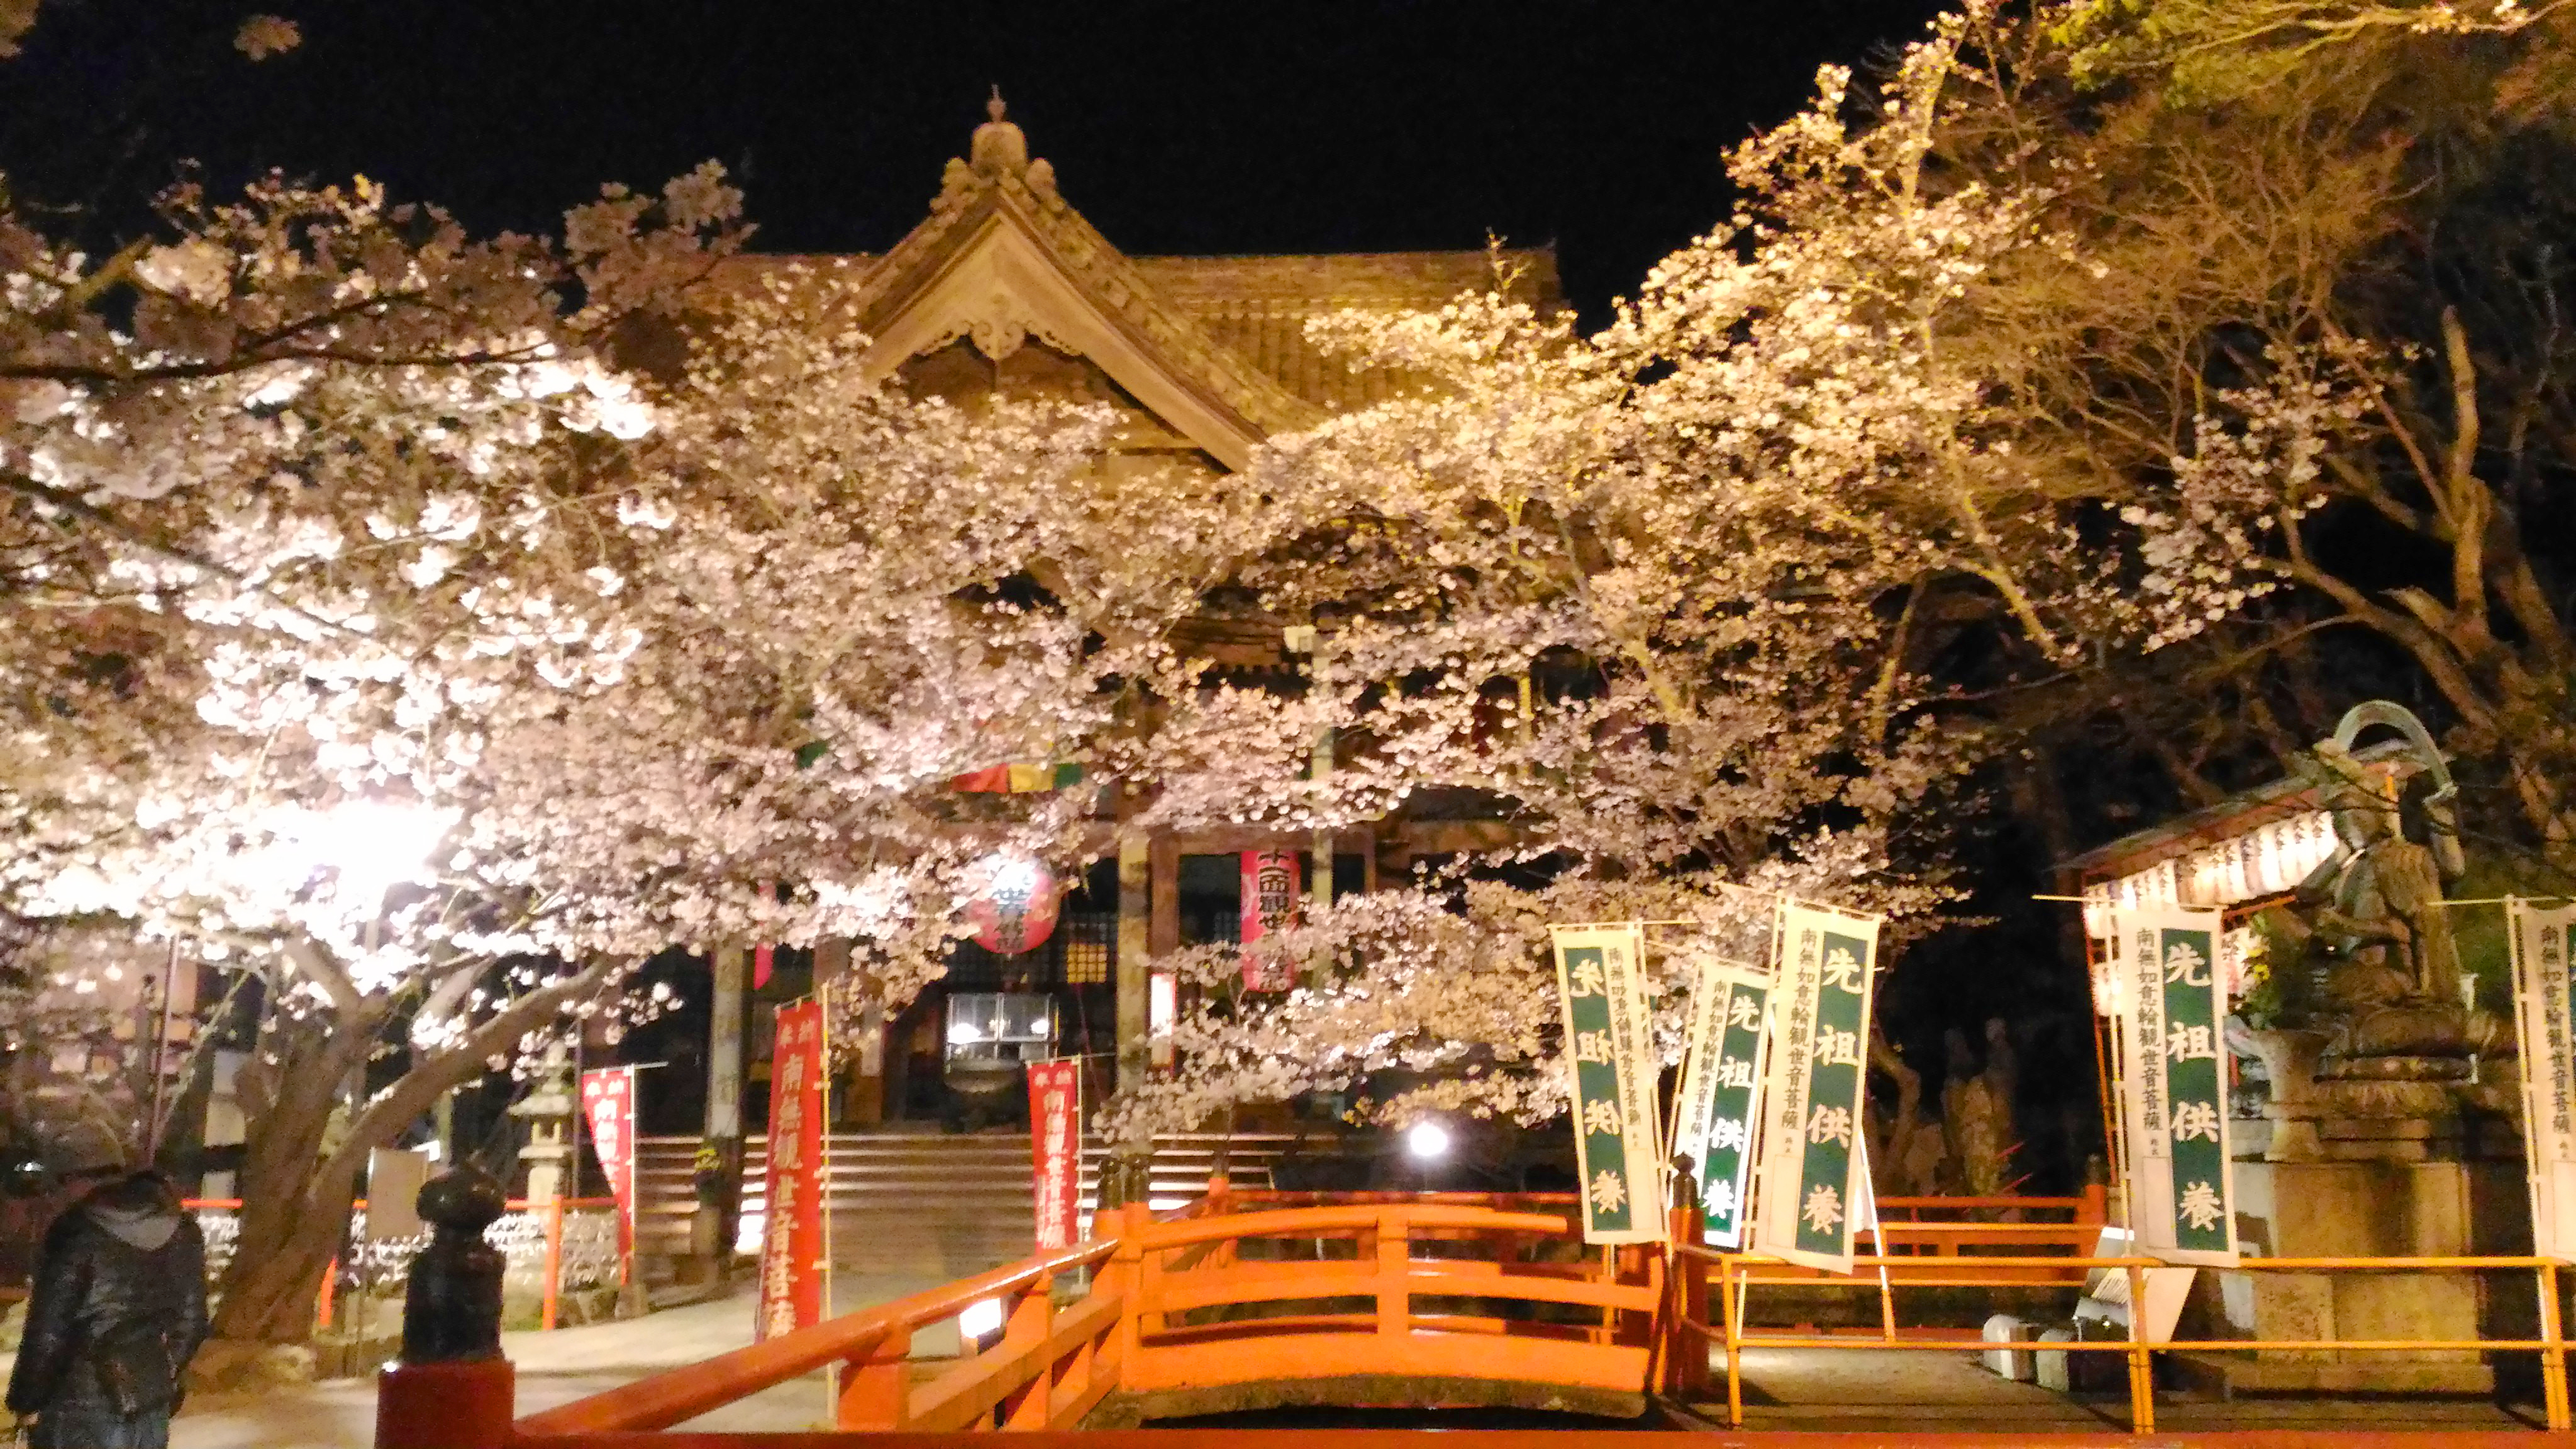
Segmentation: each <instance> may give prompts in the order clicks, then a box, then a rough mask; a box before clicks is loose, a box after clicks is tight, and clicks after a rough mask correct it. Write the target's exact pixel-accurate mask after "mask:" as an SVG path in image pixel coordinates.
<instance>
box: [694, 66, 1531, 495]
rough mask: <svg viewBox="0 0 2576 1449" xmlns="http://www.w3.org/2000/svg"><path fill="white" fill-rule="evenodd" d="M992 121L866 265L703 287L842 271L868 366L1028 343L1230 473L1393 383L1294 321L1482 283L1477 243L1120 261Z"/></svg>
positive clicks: (1486, 267)
mask: <svg viewBox="0 0 2576 1449" xmlns="http://www.w3.org/2000/svg"><path fill="white" fill-rule="evenodd" d="M992 110H993V120H992V121H991V122H989V123H988V124H986V125H984V126H982V127H979V128H978V129H977V131H976V133H975V140H974V151H973V158H974V159H973V161H972V163H971V164H970V163H969V162H968V161H964V160H956V161H951V162H949V163H948V171H947V177H946V182H945V185H944V186H943V187H942V188H941V191H940V194H939V197H938V199H937V200H935V201H934V202H932V203H931V210H930V215H929V216H928V217H926V218H925V219H924V220H923V221H922V222H921V224H920V225H918V226H916V227H914V228H913V230H912V232H911V234H910V235H908V236H906V237H905V238H904V239H903V240H902V241H901V242H898V243H897V244H896V245H895V246H894V247H893V249H891V250H890V251H888V252H886V253H885V255H883V256H882V257H863V256H803V257H782V256H742V257H735V258H732V259H730V260H729V261H728V262H726V263H725V264H723V265H722V266H721V267H720V268H719V269H718V276H717V277H716V278H715V279H714V280H716V282H717V284H718V285H719V286H720V287H721V286H726V285H741V284H744V283H747V282H750V281H751V280H752V279H753V278H755V277H757V276H759V275H760V274H762V273H765V272H772V271H775V270H777V269H781V268H786V267H791V266H794V267H803V268H807V269H811V270H812V271H814V272H816V273H818V274H825V275H829V274H838V276H839V277H840V278H842V279H847V278H849V277H851V276H852V274H854V273H855V274H857V275H858V276H859V277H860V278H861V279H860V280H859V281H858V283H857V285H856V287H855V289H854V292H853V293H852V294H851V295H849V296H848V297H847V298H846V299H845V300H843V301H841V302H840V304H839V305H836V306H835V307H834V309H833V310H834V312H835V313H836V314H839V315H842V316H845V317H846V318H847V319H848V320H849V321H850V322H851V323H852V324H854V325H855V326H857V327H858V329H859V330H861V331H863V332H865V333H866V334H867V335H868V336H869V337H870V338H871V339H873V342H872V345H871V346H870V349H869V353H868V363H869V366H870V367H871V369H873V370H875V371H877V372H878V373H879V374H880V375H882V374H884V373H890V372H892V371H894V370H895V369H896V368H898V367H901V366H902V365H903V364H904V363H905V362H906V361H908V360H910V359H911V358H914V357H918V356H920V355H922V354H923V353H926V352H930V351H934V350H936V349H938V348H940V347H943V346H946V345H947V344H949V343H951V342H954V341H956V340H957V339H959V338H961V337H962V338H967V339H970V340H971V341H972V343H973V344H974V346H975V347H976V348H977V349H978V350H980V351H982V352H983V353H984V354H985V355H986V356H987V357H990V358H993V359H995V360H997V361H998V360H1000V359H1002V358H1006V357H1008V356H1009V355H1010V354H1011V353H1013V352H1014V351H1016V350H1018V348H1019V347H1020V346H1021V345H1023V343H1024V342H1025V341H1026V340H1027V339H1028V338H1030V337H1035V338H1038V339H1040V340H1041V341H1043V342H1044V343H1045V344H1047V345H1048V346H1050V347H1052V348H1055V349H1056V350H1058V351H1062V352H1066V353H1071V354H1075V355H1078V356H1081V357H1083V358H1086V359H1088V360H1089V361H1090V362H1091V364H1092V365H1093V366H1095V367H1097V368H1099V369H1100V371H1101V372H1102V373H1103V374H1104V375H1106V376H1107V377H1108V378H1109V379H1110V381H1112V382H1114V383H1116V384H1117V385H1118V386H1119V387H1120V388H1122V389H1124V390H1125V391H1126V392H1127V393H1128V395H1130V396H1132V397H1133V398H1135V400H1136V401H1137V402H1138V403H1140V404H1142V405H1143V406H1144V407H1145V408H1146V409H1147V410H1148V411H1150V412H1152V413H1154V414H1155V415H1156V416H1158V417H1159V418H1161V419H1162V421H1163V422H1164V423H1165V424H1166V425H1168V426H1169V427H1170V428H1171V429H1172V430H1173V431H1174V432H1176V433H1178V434H1179V435H1180V436H1182V437H1183V438H1186V439H1187V440H1188V441H1189V442H1191V443H1192V444H1194V445H1196V446H1197V447H1199V448H1201V449H1203V450H1205V451H1206V452H1207V453H1208V455H1209V456H1211V457H1213V458H1215V459H1216V460H1217V461H1218V462H1219V463H1221V464H1222V465H1224V466H1225V467H1227V468H1229V469H1232V468H1240V467H1242V466H1243V464H1244V463H1245V462H1246V461H1247V460H1248V459H1249V458H1250V456H1251V453H1252V450H1253V448H1254V446H1255V445H1257V444H1258V443H1259V442H1260V441H1261V440H1262V439H1264V438H1266V437H1268V436H1270V435H1271V434H1274V433H1280V432H1289V431H1294V430H1297V429H1300V428H1305V427H1311V426H1313V425H1314V424H1315V423H1317V422H1319V421H1321V420H1322V419H1323V418H1324V417H1325V416H1326V415H1328V414H1329V413H1332V412H1337V411H1340V410H1343V409H1345V408H1350V407H1357V406H1364V405H1366V404H1368V403H1370V402H1374V401H1377V400H1379V399H1381V398H1384V397H1387V396H1389V395H1390V394H1392V393H1393V392H1394V391H1396V390H1397V389H1398V388H1400V387H1402V386H1403V385H1404V383H1405V381H1406V379H1404V378H1402V377H1400V376H1398V375H1396V374H1393V373H1389V372H1384V371H1370V372H1359V371H1354V370H1353V369H1351V368H1349V367H1347V366H1345V365H1344V364H1343V363H1342V362H1341V361H1340V360H1339V359H1336V358H1329V357H1326V356H1324V355H1322V354H1321V353H1320V352H1318V351H1317V350H1316V349H1315V348H1314V347H1312V346H1311V345H1310V344H1309V343H1308V342H1307V340H1306V336H1305V323H1306V320H1307V319H1308V318H1309V317H1313V316H1318V315H1322V314H1325V313H1329V312H1333V311H1338V310H1341V309H1343V308H1375V309H1385V310H1410V309H1419V308H1434V307H1438V306H1440V305H1441V304H1443V303H1445V302H1447V301H1449V300H1450V299H1451V298H1453V297H1456V296H1457V295H1458V294H1459V293H1461V292H1466V291H1471V290H1475V289H1478V288H1483V287H1490V286H1492V285H1493V283H1494V269H1493V264H1494V260H1495V259H1494V257H1493V256H1491V255H1489V254H1488V253H1487V252H1485V251H1482V250H1478V251H1455V252H1373V253H1352V254H1342V255H1329V256H1268V257H1132V258H1131V257H1129V256H1127V255H1125V254H1124V253H1122V252H1120V251H1119V250H1118V249H1117V248H1116V247H1114V246H1112V245H1110V243H1109V240H1108V239H1107V238H1106V237H1104V236H1102V235H1101V234H1100V232H1099V231H1098V230H1097V229H1096V228H1094V227H1093V226H1092V225H1091V223H1090V222H1089V221H1087V220H1085V219H1084V218H1083V216H1082V214H1081V213H1080V212H1078V211H1075V210H1074V209H1073V208H1072V207H1071V206H1069V205H1067V204H1066V203H1065V201H1064V198H1063V197H1062V196H1061V195H1060V194H1058V192H1057V190H1056V187H1055V176H1054V168H1053V167H1051V166H1049V165H1048V163H1047V162H1045V161H1043V160H1039V161H1031V160H1028V159H1027V142H1026V140H1025V139H1024V138H1023V137H1022V136H1021V135H1020V131H1019V128H1018V127H1016V126H1013V125H1011V124H1010V123H1009V122H1008V121H1005V120H1003V119H1002V115H1001V109H1000V104H999V101H998V100H996V102H995V103H994V105H993V107H992ZM1504 260H1505V261H1506V262H1507V263H1508V264H1509V265H1510V266H1511V268H1512V270H1513V273H1514V285H1513V290H1514V292H1515V293H1516V294H1518V295H1520V296H1522V297H1523V298H1525V299H1526V300H1528V301H1530V302H1532V303H1535V304H1536V305H1539V306H1541V307H1548V308H1553V307H1556V306H1560V305H1562V295H1561V293H1560V291H1559V289H1558V283H1557V274H1556V257H1555V254H1554V253H1553V252H1552V251H1547V250H1543V249H1542V250H1527V249H1523V250H1514V251H1510V252H1507V253H1505V254H1504Z"/></svg>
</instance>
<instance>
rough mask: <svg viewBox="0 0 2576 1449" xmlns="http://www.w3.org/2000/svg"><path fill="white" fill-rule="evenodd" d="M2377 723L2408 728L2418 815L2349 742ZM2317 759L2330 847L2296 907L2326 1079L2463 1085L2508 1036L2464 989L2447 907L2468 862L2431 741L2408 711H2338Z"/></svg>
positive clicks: (2371, 707) (2448, 784)
mask: <svg viewBox="0 0 2576 1449" xmlns="http://www.w3.org/2000/svg"><path fill="white" fill-rule="evenodd" d="M2375 724H2386V725H2393V726H2395V727H2396V728H2398V729H2400V730H2403V731H2404V732H2405V733H2406V735H2407V737H2408V738H2409V740H2410V741H2411V742H2413V744H2414V745H2415V748H2416V752H2417V754H2418V756H2419V758H2420V760H2421V762H2422V775H2423V776H2424V777H2425V778H2426V779H2427V780H2428V781H2429V783H2430V785H2431V787H2432V788H2431V789H2430V791H2429V793H2425V794H2423V795H2421V797H2420V799H2418V800H2417V802H2416V803H2417V806H2418V808H2417V809H2414V810H2409V809H2406V808H2404V807H2402V806H2401V802H2400V801H2399V799H2397V798H2395V797H2393V796H2392V795H2391V794H2390V793H2389V792H2387V791H2386V790H2385V789H2383V787H2382V786H2381V785H2380V784H2379V783H2378V782H2377V781H2375V780H2374V779H2373V778H2372V777H2371V775H2370V773H2369V772H2368V771H2367V770H2366V769H2364V768H2363V766H2362V765H2361V764H2360V763H2359V762H2358V761H2356V760H2355V759H2354V758H2353V755H2352V740H2353V737H2354V736H2355V735H2357V734H2359V733H2360V731H2361V730H2363V729H2365V728H2368V727H2369V726H2371V725H2375ZM2312 758H2313V760H2314V764H2313V765H2311V766H2310V767H2309V768H2310V772H2311V773H2312V774H2313V775H2315V776H2316V778H2317V779H2318V781H2319V783H2320V785H2321V786H2322V791H2321V793H2322V794H2323V796H2324V799H2325V804H2326V808H2327V809H2328V810H2329V811H2330V812H2332V814H2333V817H2334V828H2335V837H2336V849H2335V853H2334V854H2333V855H2332V856H2331V857H2329V858H2328V859H2327V860H2326V861H2325V862H2324V863H2322V864H2320V865H2319V866H2318V867H2317V868H2316V869H2315V870H2314V871H2312V872H2311V873H2310V874H2309V876H2308V878H2307V879H2306V880H2304V881H2302V882H2300V884H2299V887H2298V893H2297V900H2298V903H2299V905H2300V906H2301V907H2303V908H2304V909H2303V910H2301V911H2300V912H2299V913H2298V914H2299V915H2300V916H2302V917H2303V918H2304V919H2303V920H2301V922H2300V923H2299V924H2301V925H2303V926H2305V927H2306V930H2307V932H2308V936H2309V940H2310V942H2311V951H2312V954H2315V953H2317V951H2318V948H2322V952H2321V954H2322V960H2321V961H2320V962H2319V964H2318V967H2317V971H2316V975H2317V978H2318V979H2317V980H2316V983H2315V984H2316V987H2317V988H2318V989H2317V990H2316V992H2315V997H2316V1000H2315V1004H2314V1008H2313V1014H2314V1017H2315V1020H2314V1022H2313V1025H2315V1026H2317V1027H2318V1028H2320V1029H2323V1030H2325V1031H2326V1032H2327V1033H2328V1034H2329V1037H2330V1043H2329V1045H2328V1047H2327V1053H2328V1055H2329V1056H2331V1057H2334V1058H2339V1059H2340V1061H2339V1062H2338V1063H2337V1064H2336V1065H2335V1066H2334V1067H2331V1068H2330V1072H2340V1073H2342V1074H2346V1075H2354V1076H2387V1077H2417V1078H2436V1079H2439V1078H2448V1077H2452V1076H2463V1077H2464V1076H2466V1075H2467V1074H2468V1065H2467V1060H2466V1059H2467V1058H2469V1057H2471V1056H2475V1055H2491V1054H2494V1053H2496V1052H2497V1051H2499V1050H2505V1051H2510V1050H2511V1043H2512V1040H2513V1037H2512V1032H2511V1028H2510V1027H2509V1026H2508V1025H2507V1023H2505V1022H2504V1021H2503V1020H2502V1019H2501V1018H2499V1017H2497V1016H2496V1015H2495V1014H2493V1013H2491V1012H2487V1011H2483V1010H2480V1009H2478V1008H2477V1006H2476V1004H2475V1002H2474V1001H2473V1000H2471V999H2470V998H2468V997H2467V996H2465V995H2464V994H2463V991H2462V982H2463V980H2464V976H2463V973H2462V971H2461V968H2460V952H2459V945H2458V942H2457V940H2456V938H2455V937H2454V936H2453V935H2452V931H2451V922H2450V919H2449V911H2448V909H2447V908H2446V907H2445V906H2444V905H2443V903H2442V901H2443V893H2444V886H2445V885H2446V883H2448V882H2450V881H2454V880H2457V879H2458V878H2459V877H2460V875H2461V874H2462V873H2463V872H2464V871H2465V870H2466V869H2467V863H2466V860H2465V859H2464V857H2463V856H2462V854H2461V851H2460V842H2459V830H2458V825H2457V823H2456V821H2455V818H2454V816H2453V812H2452V800H2453V797H2454V796H2455V795H2456V794H2457V787H2456V786H2455V785H2453V783H2452V781H2451V776H2450V770H2449V769H2448V767H2447V766H2446V765H2444V763H2443V761H2442V757H2441V753H2440V752H2439V751H2438V750H2436V749H2435V748H2434V747H2433V742H2432V738H2431V736H2429V735H2428V734H2426V733H2425V731H2424V727H2423V725H2422V724H2421V723H2419V722H2418V721H2417V720H2416V719H2415V717H2414V716H2413V715H2412V714H2410V713H2408V712H2406V711H2405V710H2403V709H2401V708H2399V707H2398V706H2395V705H2391V704H2386V703H2384V702H2378V701H2374V702H2372V703H2370V704H2365V705H2360V706H2357V707H2356V708H2354V709H2353V710H2352V711H2351V712H2350V713H2349V714H2347V715H2345V716H2344V719H2343V722H2342V724H2341V725H2340V726H2339V727H2338V728H2337V729H2336V731H2335V734H2334V737H2333V738H2332V739H2328V740H2321V741H2319V742H2318V744H2317V746H2316V748H2315V750H2314V751H2313V754H2312ZM2410 817H2412V819H2410ZM2410 824H2413V825H2414V826H2415V831H2414V834H2412V835H2410V833H2409V830H2408V826H2409V825H2410ZM2418 836H2420V837H2421V838H2417V837H2418ZM2399 1059H2404V1060H2403V1062H2402V1063H2401V1061H2400V1060H2399Z"/></svg>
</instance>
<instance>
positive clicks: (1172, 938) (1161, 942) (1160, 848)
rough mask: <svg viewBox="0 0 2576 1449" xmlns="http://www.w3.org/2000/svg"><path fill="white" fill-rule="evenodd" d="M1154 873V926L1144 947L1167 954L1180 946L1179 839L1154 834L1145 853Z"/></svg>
mask: <svg viewBox="0 0 2576 1449" xmlns="http://www.w3.org/2000/svg"><path fill="white" fill-rule="evenodd" d="M1147 854H1148V856H1149V858H1150V865H1151V867H1152V874H1153V893H1154V901H1153V912H1154V915H1153V929H1152V931H1151V933H1150V934H1151V939H1150V940H1149V941H1148V942H1147V949H1148V950H1149V951H1151V952H1152V954H1154V955H1156V956H1168V955H1170V954H1171V953H1172V952H1174V951H1177V950H1179V949H1181V842H1180V839H1179V837H1177V836H1172V835H1157V836H1155V837H1154V841H1153V845H1152V847H1151V848H1150V849H1149V851H1148V852H1147Z"/></svg>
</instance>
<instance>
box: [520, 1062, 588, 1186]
mask: <svg viewBox="0 0 2576 1449" xmlns="http://www.w3.org/2000/svg"><path fill="white" fill-rule="evenodd" d="M538 1070H539V1072H540V1073H541V1074H542V1075H540V1076H539V1078H538V1079H537V1088H536V1090H535V1091H533V1092H530V1093H529V1094H528V1095H527V1096H526V1097H525V1098H524V1099H522V1100H520V1101H517V1102H514V1103H512V1104H511V1105H510V1115H511V1116H513V1117H520V1118H524V1119H526V1121H527V1124H528V1145H527V1146H525V1147H522V1148H520V1149H519V1160H520V1161H522V1162H525V1163H526V1164H528V1201H529V1203H530V1204H532V1205H534V1204H540V1203H548V1202H552V1201H554V1200H555V1199H556V1198H559V1197H562V1196H563V1195H564V1179H565V1177H566V1175H567V1174H568V1173H570V1172H571V1170H572V1161H573V1144H572V1136H571V1129H572V1114H573V1106H574V1103H573V1089H572V1059H571V1056H570V1054H569V1053H567V1052H566V1051H565V1050H564V1048H563V1045H562V1043H560V1042H558V1043H556V1044H554V1045H552V1046H549V1047H547V1048H546V1054H545V1058H544V1060H543V1061H542V1062H541V1063H540V1064H539V1067H538Z"/></svg>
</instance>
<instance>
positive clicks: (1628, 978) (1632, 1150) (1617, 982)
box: [1548, 924, 1664, 1243]
mask: <svg viewBox="0 0 2576 1449" xmlns="http://www.w3.org/2000/svg"><path fill="white" fill-rule="evenodd" d="M1548 935H1549V936H1550V938H1551V939H1552V940H1553V942H1554V945H1555V947H1556V980H1557V992H1558V1000H1559V1004H1560V1005H1561V1006H1562V1008H1563V1010H1564V1014H1565V1018H1564V1019H1565V1060H1566V1067H1567V1070H1568V1072H1569V1073H1570V1074H1571V1076H1572V1081H1571V1082H1569V1083H1568V1093H1567V1095H1568V1098H1569V1099H1570V1101H1571V1104H1572V1107H1573V1112H1574V1157H1575V1170H1576V1172H1577V1174H1578V1176H1579V1177H1580V1179H1581V1188H1580V1191H1581V1193H1582V1196H1583V1241H1585V1242H1587V1243H1656V1242H1661V1241H1663V1238H1664V1171H1663V1150H1662V1147H1661V1145H1660V1143H1659V1141H1658V1139H1659V1137H1660V1136H1661V1132H1660V1127H1659V1124H1658V1123H1657V1122H1656V1120H1655V1116H1656V1113H1655V1087H1656V1078H1657V1077H1658V1075H1659V1071H1658V1067H1659V1065H1660V1064H1659V1063H1658V1062H1657V1060H1656V1057H1655V1052H1654V1021H1653V1018H1652V1017H1651V1016H1650V1015H1648V1012H1649V1011H1650V1010H1651V1007H1650V1004H1649V1002H1648V1000H1647V996H1646V983H1645V948H1646V933H1645V929H1644V928H1643V927H1641V926H1638V925H1634V924H1628V925H1619V926H1551V927H1549V928H1548Z"/></svg>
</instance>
